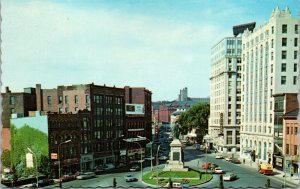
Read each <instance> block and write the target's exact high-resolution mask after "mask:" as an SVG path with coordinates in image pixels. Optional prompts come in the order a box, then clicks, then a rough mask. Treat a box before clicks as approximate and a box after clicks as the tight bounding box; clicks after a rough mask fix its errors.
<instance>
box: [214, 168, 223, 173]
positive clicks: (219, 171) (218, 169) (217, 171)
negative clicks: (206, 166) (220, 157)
mask: <svg viewBox="0 0 300 189" xmlns="http://www.w3.org/2000/svg"><path fill="white" fill-rule="evenodd" d="M214 173H216V174H222V173H224V171H223V170H222V169H221V168H220V167H216V168H215V169H214Z"/></svg>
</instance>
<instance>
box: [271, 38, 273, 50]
mask: <svg viewBox="0 0 300 189" xmlns="http://www.w3.org/2000/svg"><path fill="white" fill-rule="evenodd" d="M273 47H274V39H272V40H271V48H273Z"/></svg>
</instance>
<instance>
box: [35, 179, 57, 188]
mask: <svg viewBox="0 0 300 189" xmlns="http://www.w3.org/2000/svg"><path fill="white" fill-rule="evenodd" d="M38 183H39V187H43V186H48V185H51V184H54V180H53V179H42V180H39V181H38Z"/></svg>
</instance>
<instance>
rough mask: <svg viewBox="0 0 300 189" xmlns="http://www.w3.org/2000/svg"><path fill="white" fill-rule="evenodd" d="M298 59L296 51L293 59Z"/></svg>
mask: <svg viewBox="0 0 300 189" xmlns="http://www.w3.org/2000/svg"><path fill="white" fill-rule="evenodd" d="M297 58H298V51H294V59H297Z"/></svg>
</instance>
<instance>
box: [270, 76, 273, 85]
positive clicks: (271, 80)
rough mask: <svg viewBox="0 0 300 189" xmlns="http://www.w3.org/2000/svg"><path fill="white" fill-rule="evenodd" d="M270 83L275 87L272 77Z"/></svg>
mask: <svg viewBox="0 0 300 189" xmlns="http://www.w3.org/2000/svg"><path fill="white" fill-rule="evenodd" d="M270 82H271V85H273V77H271V79H270Z"/></svg>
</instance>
